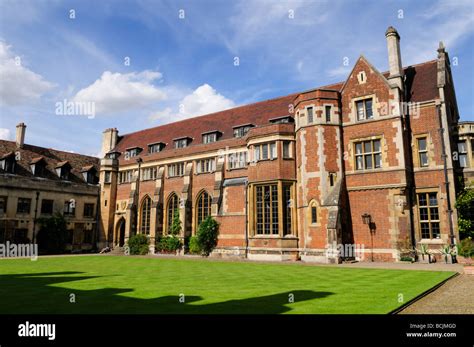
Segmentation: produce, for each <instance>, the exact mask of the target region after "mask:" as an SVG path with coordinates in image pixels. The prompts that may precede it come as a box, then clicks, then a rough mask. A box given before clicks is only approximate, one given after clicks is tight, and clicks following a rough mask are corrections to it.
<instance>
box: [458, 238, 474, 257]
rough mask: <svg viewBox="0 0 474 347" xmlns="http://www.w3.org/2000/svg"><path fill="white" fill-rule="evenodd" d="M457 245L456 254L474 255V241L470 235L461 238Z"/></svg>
mask: <svg viewBox="0 0 474 347" xmlns="http://www.w3.org/2000/svg"><path fill="white" fill-rule="evenodd" d="M457 247H458V254H459V255H461V256H463V257H465V258H470V257H473V256H474V242H473V241H472V239H471V238H470V237H468V238H465V239H464V240H461V242H459V243H458V244H457Z"/></svg>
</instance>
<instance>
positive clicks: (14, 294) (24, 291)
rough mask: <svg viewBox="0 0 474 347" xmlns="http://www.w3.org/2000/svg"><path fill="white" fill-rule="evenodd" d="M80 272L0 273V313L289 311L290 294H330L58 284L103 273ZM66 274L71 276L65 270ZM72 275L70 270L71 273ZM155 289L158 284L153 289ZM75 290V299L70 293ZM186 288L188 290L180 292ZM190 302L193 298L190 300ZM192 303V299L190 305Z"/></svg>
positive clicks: (297, 299) (307, 297)
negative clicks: (225, 293) (206, 297)
mask: <svg viewBox="0 0 474 347" xmlns="http://www.w3.org/2000/svg"><path fill="white" fill-rule="evenodd" d="M79 274H81V272H72V271H71V272H50V273H35V274H13V275H0V313H2V314H5V313H9V314H18V313H20V314H21V313H23V314H31V313H104V314H105V313H112V314H117V313H118V314H121V313H127V314H133V313H137V314H139V313H145V314H150V313H154V314H160V313H161V314H216V313H219V314H259V313H265V314H278V313H285V312H288V311H291V310H292V309H291V307H288V306H286V305H291V304H290V303H289V298H290V294H292V295H293V298H294V302H295V303H298V302H302V301H308V300H313V299H318V298H324V297H326V296H329V295H332V294H334V293H332V292H314V291H310V290H294V291H289V292H284V293H278V294H272V295H266V296H260V297H253V298H246V299H236V300H229V301H224V302H218V303H212V304H202V305H199V303H198V302H199V301H201V300H203V298H202V297H200V296H185V297H184V301H185V302H184V303H181V302H180V299H182V297H180V293H177V295H169V296H162V297H157V298H152V299H141V298H132V297H128V296H123V295H121V294H124V293H131V292H133V289H131V288H104V289H93V290H78V289H69V288H61V287H58V286H56V285H60V284H62V283H65V282H72V281H80V280H86V279H92V278H97V277H101V276H78V275H79ZM68 275H69V276H68ZM70 275H73V276H70ZM157 292H158V290H157ZM71 294H74V295H75V301H76V302H75V303H71V302H70V298H71V297H70V295H71ZM184 294H186V293H184ZM194 303H197V304H196V305H194ZM190 304H193V305H190Z"/></svg>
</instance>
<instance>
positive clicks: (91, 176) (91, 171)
mask: <svg viewBox="0 0 474 347" xmlns="http://www.w3.org/2000/svg"><path fill="white" fill-rule="evenodd" d="M96 172H97V170H96V169H95V167H94V165H89V166H86V167H83V168H82V169H81V173H82V177H83V178H84V181H85V182H87V183H89V184H95V183H96Z"/></svg>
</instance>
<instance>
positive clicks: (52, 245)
mask: <svg viewBox="0 0 474 347" xmlns="http://www.w3.org/2000/svg"><path fill="white" fill-rule="evenodd" d="M38 224H39V226H40V230H39V232H38V235H37V242H38V248H39V251H40V252H41V253H43V254H58V253H64V251H65V250H66V243H67V239H68V237H67V236H68V235H67V233H68V231H67V222H66V219H65V218H64V216H63V215H62V214H61V213H59V212H56V213H55V214H54V215H52V216H51V217H43V218H39V219H38Z"/></svg>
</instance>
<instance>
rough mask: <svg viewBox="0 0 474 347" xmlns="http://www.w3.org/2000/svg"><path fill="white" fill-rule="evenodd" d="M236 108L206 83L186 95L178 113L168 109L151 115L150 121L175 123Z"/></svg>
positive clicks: (232, 102) (229, 100) (230, 101)
mask: <svg viewBox="0 0 474 347" xmlns="http://www.w3.org/2000/svg"><path fill="white" fill-rule="evenodd" d="M234 106H235V103H234V101H232V100H231V99H228V98H226V97H225V96H223V95H222V94H219V93H218V92H217V91H216V90H215V89H214V88H212V87H211V86H210V85H209V84H207V83H206V84H203V85H202V86H199V87H198V88H196V89H195V90H194V91H193V92H192V93H191V94H188V95H186V96H185V97H184V98H183V99H182V100H181V102H180V103H179V106H178V108H177V109H178V110H177V111H176V112H174V111H173V109H172V108H170V107H167V108H165V109H164V110H162V111H158V112H155V113H153V114H151V115H150V117H149V119H150V120H164V121H166V122H174V121H177V120H181V119H186V118H190V117H193V116H200V115H205V114H209V113H213V112H218V111H222V110H226V109H229V108H232V107H234Z"/></svg>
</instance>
